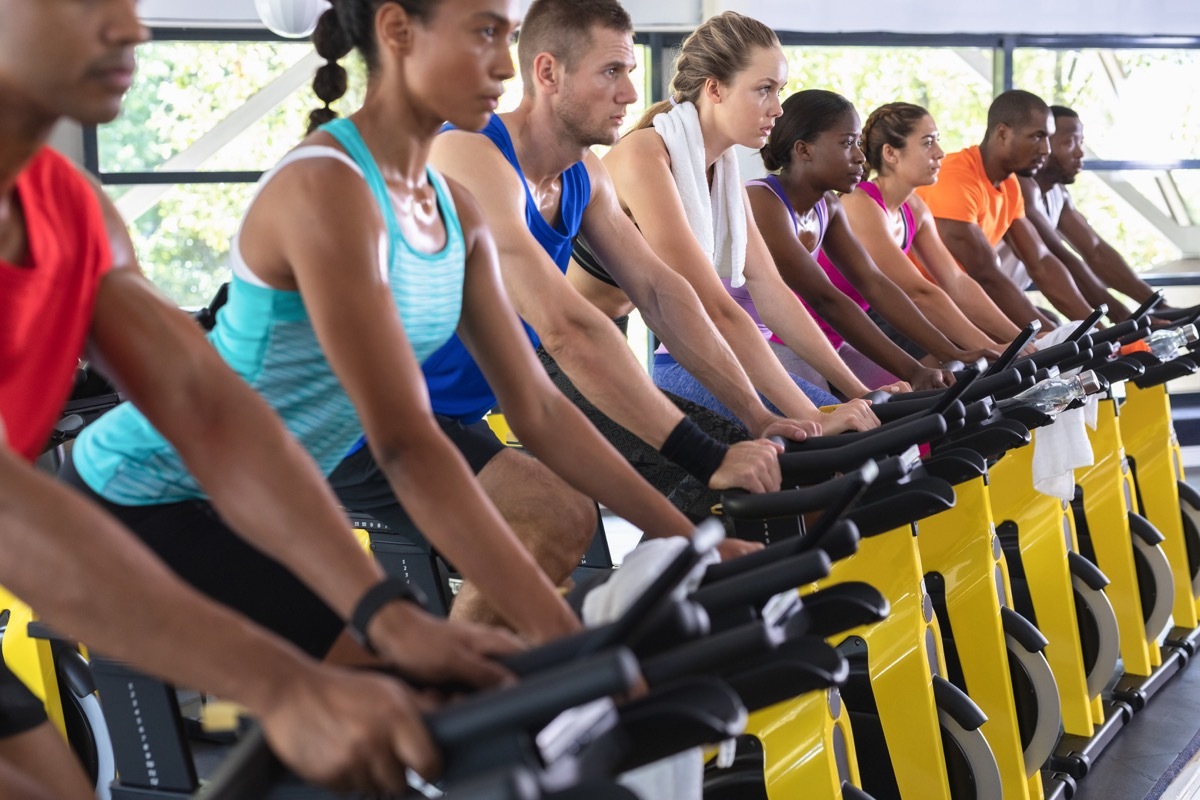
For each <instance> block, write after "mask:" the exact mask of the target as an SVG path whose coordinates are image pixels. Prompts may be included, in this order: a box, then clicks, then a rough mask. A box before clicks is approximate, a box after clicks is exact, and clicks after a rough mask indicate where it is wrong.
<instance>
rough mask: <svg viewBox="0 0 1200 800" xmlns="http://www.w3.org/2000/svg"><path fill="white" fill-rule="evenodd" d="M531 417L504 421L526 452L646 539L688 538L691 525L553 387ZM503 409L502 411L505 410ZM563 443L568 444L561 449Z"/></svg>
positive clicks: (522, 416) (526, 416) (511, 416)
mask: <svg viewBox="0 0 1200 800" xmlns="http://www.w3.org/2000/svg"><path fill="white" fill-rule="evenodd" d="M542 399H543V402H542V403H539V405H538V407H537V409H536V410H535V411H534V412H533V413H534V414H536V415H537V418H536V419H531V418H529V417H530V416H532V415H527V414H516V415H510V416H509V422H510V423H511V424H512V426H513V431H514V432H515V433H516V434H517V436H518V437H519V438H520V440H521V443H522V444H523V445H524V446H525V448H526V449H527V450H529V452H531V453H533V454H534V455H535V456H537V458H538V459H540V460H541V461H542V462H543V463H544V464H545V465H546V466H548V467H550V469H552V470H553V471H554V472H555V473H556V474H558V475H559V476H560V477H562V478H563V479H564V480H565V481H566V482H567V483H569V484H571V486H573V487H574V488H575V489H578V490H579V491H580V492H582V493H583V494H585V495H587V496H588V497H591V498H593V499H595V500H597V501H599V502H600V503H602V504H604V506H605V507H607V508H610V509H612V510H613V511H614V512H615V513H616V514H617V515H618V516H620V517H621V518H622V519H626V520H629V521H630V522H631V523H633V525H634V526H636V527H637V528H639V529H640V530H642V531H645V533H646V535H647V536H650V537H652V538H653V537H658V536H690V535H691V532H692V526H691V523H690V522H688V520H687V517H685V516H683V514H681V513H680V512H679V510H678V509H676V508H675V506H673V505H671V503H670V501H669V500H667V498H666V497H664V496H663V495H662V494H660V493H659V492H658V491H657V490H656V489H655V488H654V487H653V486H651V485H650V484H649V483H648V482H646V481H645V480H643V479H642V477H641V476H640V475H638V473H637V472H636V471H635V470H634V469H633V467H631V466H630V464H629V462H628V461H627V460H626V459H625V458H624V457H623V456H622V455H621V454H620V453H619V452H617V450H616V448H614V447H613V446H612V445H611V444H610V443H609V442H608V440H606V439H605V438H604V437H603V436H601V435H600V432H599V431H598V430H597V429H596V426H594V425H592V424H591V423H590V422H589V421H588V419H587V417H585V416H584V415H583V414H582V413H581V412H580V411H579V409H578V408H576V407H575V406H574V405H573V404H572V403H571V401H570V400H568V399H567V398H566V396H565V395H564V394H562V393H561V392H559V391H558V390H557V389H556V388H555V387H554V386H553V385H550V386H549V389H548V391H547V392H546V393H545V394H544V397H543V398H542ZM505 407H506V408H507V406H505ZM563 442H571V446H570V447H563Z"/></svg>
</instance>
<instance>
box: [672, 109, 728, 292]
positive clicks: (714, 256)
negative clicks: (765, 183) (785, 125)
mask: <svg viewBox="0 0 1200 800" xmlns="http://www.w3.org/2000/svg"><path fill="white" fill-rule="evenodd" d="M654 130H656V131H657V132H658V135H659V136H661V137H662V140H663V142H665V143H666V145H667V152H668V153H669V154H670V156H671V174H672V175H673V176H674V177H675V185H676V187H678V189H679V197H680V199H681V200H682V201H683V210H684V213H685V214H686V215H687V220H688V225H690V226H691V228H692V233H694V234H695V236H696V239H697V241H699V242H700V247H701V249H703V250H704V253H705V255H707V256H708V257H709V259H710V260H711V261H712V263H713V266H714V267H715V268H716V270H717V275H718V276H720V277H722V278H727V279H729V281H730V282H731V283H732V284H733V287H734V288H737V287H739V286H741V285H743V284H744V283H745V282H746V277H745V274H744V272H745V269H746V200H745V194H744V190H743V189H742V173H741V169H740V168H739V167H738V161H737V156H736V155H735V154H734V152H733V150H732V149H730V150H727V151H726V152H725V153H723V154H721V157H720V158H718V159H717V163H716V164H714V165H713V182H712V189H711V190H710V189H709V186H708V164H706V163H705V162H706V158H705V155H704V134H703V133H702V132H701V130H700V117H699V115H697V113H696V107H695V106H694V105H692V104H691V103H689V102H683V103H679V104H678V105H676V106H674V107H673V108H672V109H671V110H670V111H668V112H667V113H665V114H659V115H658V116H657V117H655V118H654Z"/></svg>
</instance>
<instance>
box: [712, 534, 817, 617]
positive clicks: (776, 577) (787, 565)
mask: <svg viewBox="0 0 1200 800" xmlns="http://www.w3.org/2000/svg"><path fill="white" fill-rule="evenodd" d="M831 566H832V562H830V560H829V556H828V555H826V554H825V552H824V551H823V550H814V551H813V552H811V553H799V554H797V555H794V556H792V557H790V558H787V559H784V560H783V561H780V562H779V563H777V564H772V565H770V566H768V567H763V568H761V569H756V570H753V571H752V572H747V573H744V574H742V575H739V576H737V577H735V578H729V579H727V580H723V581H715V582H713V583H709V584H706V585H705V586H703V587H701V588H700V589H697V590H696V591H695V592H693V593H692V596H691V598H690V599H691V601H692V602H693V603H698V604H699V605H701V606H703V607H704V609H705V610H706V611H708V613H709V614H710V615H713V616H716V615H718V614H721V613H723V612H726V611H729V610H732V609H735V608H737V607H738V606H744V605H751V604H753V605H761V604H762V603H765V602H767V601H768V600H770V599H771V598H772V597H774V596H775V595H777V594H779V593H780V592H786V591H788V590H789V589H795V588H797V587H799V586H802V585H804V584H806V583H812V582H813V581H819V580H820V579H821V578H824V577H825V576H826V575H828V574H829V570H830V567H831Z"/></svg>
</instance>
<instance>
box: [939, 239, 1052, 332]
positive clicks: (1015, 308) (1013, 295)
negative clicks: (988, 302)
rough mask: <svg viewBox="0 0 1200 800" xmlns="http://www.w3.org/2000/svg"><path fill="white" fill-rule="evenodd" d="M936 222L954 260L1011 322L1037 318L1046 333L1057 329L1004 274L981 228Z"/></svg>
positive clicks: (1017, 323) (1017, 322) (1028, 320)
mask: <svg viewBox="0 0 1200 800" xmlns="http://www.w3.org/2000/svg"><path fill="white" fill-rule="evenodd" d="M936 221H937V232H938V237H939V238H940V239H941V240H942V242H943V243H944V244H945V245H946V249H947V250H949V251H950V254H951V255H952V256H953V257H954V260H955V261H957V262H958V263H959V264H960V265H961V266H962V268H963V269H964V270H966V273H967V275H969V276H970V277H971V278H972V279H974V280H975V281H976V282H977V283H978V284H979V285H980V287H982V289H983V291H984V292H985V293H986V294H987V295H988V296H989V297H991V298H992V300H993V301H995V303H996V305H997V306H999V307H1000V310H1002V311H1003V312H1004V313H1005V314H1006V315H1007V316H1008V318H1009V319H1010V320H1012V321H1013V322H1014V323H1015V324H1016V325H1017V326H1019V327H1024V326H1025V325H1026V324H1028V323H1029V322H1030V320H1035V319H1036V320H1038V321H1040V322H1041V323H1042V329H1043V330H1049V329H1051V328H1054V327H1055V325H1054V323H1053V322H1052V321H1051V320H1050V319H1048V318H1047V317H1046V316H1045V315H1044V314H1042V313H1041V312H1040V311H1038V310H1037V309H1036V308H1034V306H1033V303H1031V302H1029V298H1028V297H1026V296H1025V293H1024V292H1023V291H1021V290H1020V289H1018V288H1017V287H1016V285H1015V284H1014V283H1013V282H1012V281H1010V280H1009V279H1008V278H1006V277H1005V276H1004V273H1002V272H1001V271H1000V262H999V259H998V258H997V256H996V251H995V249H994V248H993V247H992V245H991V243H990V242H988V240H987V237H986V236H984V235H983V231H982V230H981V229H980V227H979V226H978V225H976V224H975V223H973V222H960V221H959V220H955V219H945V218H942V217H938V218H936ZM1027 266H1028V265H1027Z"/></svg>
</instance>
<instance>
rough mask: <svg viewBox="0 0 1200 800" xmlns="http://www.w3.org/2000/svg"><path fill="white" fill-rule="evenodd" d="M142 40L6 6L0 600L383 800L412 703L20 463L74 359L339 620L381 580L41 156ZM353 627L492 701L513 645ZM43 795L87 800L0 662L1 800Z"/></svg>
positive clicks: (399, 768) (389, 614) (411, 744)
mask: <svg viewBox="0 0 1200 800" xmlns="http://www.w3.org/2000/svg"><path fill="white" fill-rule="evenodd" d="M145 38H146V31H145V29H144V28H143V27H142V26H141V24H140V22H139V21H138V19H137V15H136V2H135V0H99V2H87V3H83V2H77V1H76V0H0V105H2V106H3V108H4V115H3V117H2V118H0V584H2V585H4V586H5V587H6V588H7V589H9V590H10V591H12V592H14V593H15V594H16V595H17V596H19V597H21V598H23V599H25V600H26V601H27V602H29V604H30V605H31V606H33V607H34V608H35V609H36V610H37V612H38V613H39V614H40V615H41V616H42V617H43V618H44V619H45V620H46V621H47V622H48V623H49V624H50V625H52V626H53V627H55V628H56V629H59V630H61V631H64V632H67V633H69V634H71V635H72V636H78V637H79V638H81V639H83V640H84V641H87V642H89V643H91V644H92V645H93V646H95V647H97V648H98V649H99V650H101V651H103V652H104V653H106V654H108V655H110V656H112V657H115V658H119V659H122V660H124V661H128V662H130V663H132V664H134V665H135V666H137V667H139V668H141V669H144V670H146V671H147V672H150V673H153V674H158V675H161V676H164V677H166V678H169V679H171V680H174V681H176V682H178V683H180V684H183V685H187V686H191V687H195V688H200V689H204V690H206V691H211V692H215V693H217V694H219V695H221V696H224V697H228V698H229V699H233V700H237V701H240V702H242V703H243V704H245V705H246V706H248V707H249V708H250V709H251V711H252V712H253V713H254V714H256V715H257V716H258V717H259V718H260V720H261V722H262V723H263V727H264V729H265V731H266V733H267V737H268V739H269V740H270V741H271V743H272V746H273V748H274V749H275V750H276V752H277V753H278V754H279V755H280V756H281V757H282V758H283V759H284V760H285V761H287V762H288V763H289V764H290V765H291V766H293V767H294V768H295V769H296V770H297V771H299V772H301V773H302V774H303V775H305V776H306V777H309V778H312V779H315V780H322V781H327V782H328V781H335V780H336V781H340V782H342V783H344V784H346V785H357V786H360V787H361V788H364V789H371V790H384V791H398V790H399V789H400V788H401V787H402V784H403V782H404V770H403V767H404V766H405V765H409V766H412V767H413V768H415V769H418V770H424V769H428V768H432V766H433V764H434V762H435V760H436V756H435V753H434V750H433V746H432V744H431V742H430V740H429V738H428V735H427V733H426V731H425V730H424V727H423V725H422V724H421V721H420V718H419V716H418V713H417V710H416V704H415V703H414V701H413V698H412V696H411V695H410V693H409V692H408V690H407V689H405V688H404V687H403V686H402V685H401V684H400V683H399V682H398V681H394V680H385V679H382V678H379V677H376V676H367V675H363V674H353V673H351V672H349V671H345V670H341V669H337V668H334V667H330V666H326V665H323V664H319V663H317V662H316V661H315V660H313V659H311V658H310V657H308V656H306V655H304V654H302V653H300V652H299V651H298V650H297V649H295V648H294V647H292V646H291V645H290V644H287V643H285V642H284V641H283V640H281V639H279V638H276V637H275V636H273V635H272V634H269V633H268V632H266V631H265V630H264V629H261V628H259V627H258V626H256V625H254V624H252V623H250V622H249V621H248V620H247V619H245V618H242V617H239V616H238V615H236V614H234V613H233V612H231V611H230V610H229V609H227V608H224V607H221V606H218V605H216V604H215V603H213V602H211V601H209V600H207V599H206V598H204V597H202V596H201V595H200V594H198V593H197V592H195V591H194V590H192V589H191V588H190V587H188V586H186V585H185V584H184V583H182V582H181V581H180V580H179V579H178V578H177V577H175V575H174V573H172V572H170V571H169V570H167V569H166V568H165V567H164V566H163V565H162V563H161V562H159V561H158V560H157V559H156V558H155V557H154V556H153V555H152V554H151V553H150V551H149V550H147V549H146V548H145V547H144V546H142V544H141V543H140V542H139V541H137V540H136V539H135V538H134V537H133V535H132V534H130V533H129V532H128V531H126V530H125V529H124V528H123V527H121V526H120V525H119V524H118V523H117V522H116V521H115V520H113V519H112V518H111V517H109V516H108V515H107V514H105V513H104V512H103V511H101V510H100V509H99V508H97V507H95V506H94V505H92V504H91V503H89V502H86V501H85V500H83V499H82V498H80V497H78V496H77V495H76V494H75V493H74V492H72V491H71V490H69V489H67V488H65V487H64V486H62V485H60V484H58V483H56V482H54V481H53V480H52V479H51V478H50V477H49V476H47V475H45V474H43V473H41V472H38V471H36V470H35V469H34V468H33V466H32V464H31V462H32V460H33V458H34V457H35V456H36V455H37V454H38V453H39V452H40V451H41V450H42V448H43V446H44V444H45V442H46V441H47V438H48V436H49V433H50V431H51V428H52V426H53V424H54V422H55V420H56V419H57V417H58V415H59V413H60V410H61V408H62V405H63V402H64V401H65V399H66V398H67V396H68V393H69V391H70V388H71V383H72V376H73V374H74V371H75V368H76V365H77V361H78V358H79V357H80V355H81V354H82V353H83V351H84V349H85V347H87V348H88V350H89V353H90V354H91V356H92V358H93V361H95V362H96V363H99V364H102V365H103V366H104V367H105V370H106V372H108V374H109V375H110V376H111V377H112V378H113V379H114V380H115V381H117V382H118V383H119V384H120V385H121V386H122V387H123V389H124V390H125V392H126V393H127V395H128V396H129V397H130V398H131V399H132V400H133V401H134V402H136V403H138V405H139V406H140V407H141V409H142V410H143V411H144V412H145V414H146V415H147V417H148V418H149V419H150V420H151V422H152V423H153V424H154V425H155V426H156V427H157V428H158V429H159V430H160V431H161V432H162V433H163V434H164V435H165V436H166V437H167V438H168V439H169V440H171V442H172V444H174V445H175V446H176V447H177V448H178V450H179V451H180V453H181V454H182V455H183V457H184V459H185V460H186V461H187V462H188V464H189V467H190V468H191V469H192V471H193V473H194V474H195V475H196V476H197V477H198V478H199V479H200V480H201V482H202V483H204V484H205V486H206V488H207V489H208V490H209V492H210V494H211V495H212V497H213V499H214V501H215V503H216V505H217V506H218V507H219V508H220V510H221V513H222V515H223V516H225V517H226V518H228V519H231V520H237V521H239V522H240V523H242V527H243V528H244V529H245V531H246V532H247V536H248V538H252V539H253V543H254V544H255V545H256V546H259V547H260V549H262V550H264V551H266V552H268V553H270V554H271V555H272V556H274V557H277V558H278V559H279V560H280V561H282V562H284V564H285V565H286V566H288V567H289V568H290V569H291V570H292V571H293V572H295V573H296V574H297V575H298V576H300V577H301V578H302V579H303V580H306V581H307V582H308V583H310V584H311V585H312V587H313V588H314V590H315V591H316V592H317V593H318V594H320V595H321V596H322V598H323V599H324V600H325V601H326V602H327V603H328V604H329V605H330V607H331V608H332V609H333V610H334V611H335V612H337V613H338V614H340V615H342V617H343V618H344V619H349V618H351V614H352V612H354V611H355V609H356V608H357V607H358V606H359V601H360V600H361V599H363V598H364V597H365V596H367V595H368V591H369V590H371V589H372V588H373V587H376V586H377V585H379V584H380V583H381V582H382V580H383V574H382V572H381V570H380V569H379V567H378V566H377V565H376V564H375V563H374V562H373V561H372V560H371V559H370V558H369V557H368V556H367V555H366V554H365V553H364V552H363V551H362V549H361V548H360V547H359V546H358V544H357V542H356V541H355V540H354V537H353V536H352V535H351V531H350V528H349V523H348V522H347V521H346V520H345V518H344V517H343V516H342V515H341V513H340V511H339V510H338V508H337V505H336V502H335V500H334V497H333V495H332V493H331V491H330V490H329V488H328V487H327V486H326V484H325V482H324V480H323V478H322V476H321V474H320V472H319V471H318V470H317V468H316V466H315V465H314V464H312V463H311V461H310V460H309V459H308V457H307V455H306V454H304V453H303V451H302V450H301V449H300V447H299V445H298V444H297V443H296V442H294V441H293V440H292V439H291V437H290V436H288V434H287V432H286V430H285V429H284V428H283V426H282V425H281V424H280V422H279V421H278V418H277V417H275V415H274V414H273V413H272V412H271V411H270V409H269V408H268V407H267V406H266V404H265V403H264V402H263V401H262V400H261V399H260V398H259V397H258V396H257V395H256V394H255V393H254V392H253V391H252V390H251V389H250V388H249V387H248V386H246V385H245V384H244V383H242V382H241V380H240V379H238V378H237V376H236V375H235V374H234V373H233V372H232V371H230V370H229V368H228V367H226V366H225V364H224V363H223V362H222V361H221V360H220V358H219V357H218V356H217V354H216V352H215V351H214V350H213V349H212V348H211V347H210V346H209V345H208V343H207V342H206V341H205V339H204V337H203V335H202V334H201V332H200V330H199V328H198V327H197V326H196V325H195V324H193V322H192V321H191V320H190V319H189V318H188V317H187V316H186V315H185V314H183V313H182V312H180V311H179V310H178V309H176V308H174V307H173V306H172V305H171V304H170V303H168V302H166V301H164V300H163V298H162V297H161V296H160V295H158V294H157V293H156V292H155V291H154V289H153V287H151V286H150V284H149V282H147V281H146V280H145V279H144V278H143V277H142V275H141V274H140V272H139V271H138V269H137V265H136V260H135V258H134V254H133V246H132V243H131V242H130V240H129V236H128V234H127V232H126V229H125V226H124V224H123V222H122V221H121V219H120V217H119V215H118V214H117V212H116V209H115V208H114V207H113V205H112V204H111V202H109V201H108V199H107V198H106V197H105V195H104V194H103V193H102V192H101V191H99V189H98V187H95V186H93V185H92V184H91V182H89V181H88V180H87V179H85V178H84V177H83V176H82V175H81V174H80V173H79V172H78V171H77V170H76V169H75V168H74V167H73V166H72V165H71V164H70V162H68V161H67V160H66V159H64V158H63V157H62V156H60V155H58V154H57V153H55V152H54V151H52V150H50V149H49V148H48V147H46V140H47V139H48V137H49V135H50V132H51V129H52V128H53V126H54V124H55V123H56V121H57V120H58V119H59V118H61V117H69V118H73V119H75V120H78V121H79V122H82V123H84V124H93V125H94V124H99V123H102V122H107V121H110V120H112V119H113V118H114V117H115V116H116V115H117V113H118V111H119V110H120V103H121V98H122V96H123V95H124V93H125V91H126V90H127V89H128V88H129V85H130V82H131V80H132V76H133V68H134V48H135V47H136V45H137V44H139V43H140V42H142V41H144V40H145ZM3 431H7V433H6V434H4V433H3ZM281 515H282V516H281ZM280 532H286V534H287V536H288V538H290V539H292V540H293V541H292V543H291V545H292V546H289V547H286V548H285V547H284V545H285V543H283V542H281V541H279V539H280V536H279V534H280ZM296 537H299V538H301V539H303V540H304V541H303V544H302V545H301V546H300V547H295V546H294V545H295V541H294V540H295V538H296ZM272 539H274V540H275V541H272ZM284 549H289V550H293V551H296V552H295V554H285V553H283V552H281V551H283V550H284ZM263 590H264V591H269V590H270V589H269V587H264V589H263ZM372 594H376V593H372ZM388 597H395V594H390V595H388ZM361 627H362V628H363V629H365V630H364V631H362V632H364V633H367V634H369V637H370V640H371V642H372V644H374V645H375V647H376V648H377V649H378V650H379V651H380V652H381V653H382V654H383V655H384V656H385V657H386V658H388V659H389V660H390V661H393V662H394V663H395V664H396V665H397V666H399V667H400V668H402V669H404V670H405V671H406V672H407V673H409V674H413V675H416V676H418V677H422V678H424V679H426V680H434V679H442V680H446V679H451V680H466V681H468V682H471V683H476V684H488V683H493V682H495V681H497V680H500V679H502V678H503V677H504V673H503V671H502V670H501V669H500V668H499V667H498V666H496V665H495V664H494V662H492V661H491V660H489V659H488V658H487V655H488V654H491V653H496V652H502V651H508V650H511V649H512V648H513V647H514V646H515V643H514V642H512V641H511V640H510V639H509V638H508V637H507V636H506V635H503V634H501V633H499V632H496V631H492V630H489V629H483V628H475V627H465V626H455V625H450V624H448V623H445V622H442V621H440V620H434V619H433V618H431V617H429V616H428V615H427V614H425V613H424V612H423V611H421V610H419V609H417V608H416V607H415V606H413V605H411V604H409V603H397V602H385V604H384V605H382V606H379V607H378V613H376V614H374V615H373V616H370V617H369V622H363V623H362V625H361ZM184 631H186V636H184V635H183V634H182V632H184ZM39 792H40V793H42V794H43V795H44V796H46V797H52V798H60V799H61V798H68V799H70V800H76V799H78V800H83V798H90V797H93V793H92V789H91V788H90V787H89V786H87V782H86V780H85V779H84V777H83V774H82V772H81V770H80V769H79V768H78V767H77V766H76V765H75V764H73V759H72V756H71V755H70V753H69V751H68V750H67V748H66V747H65V745H64V743H63V742H62V740H61V739H60V738H59V737H58V735H57V733H56V731H55V730H54V729H53V728H51V726H50V725H49V724H48V723H47V722H46V716H45V714H44V712H43V710H42V708H41V704H40V702H38V701H37V699H36V698H34V697H33V696H32V694H31V693H30V692H29V691H28V690H27V689H26V688H25V687H24V686H23V685H22V684H21V683H20V682H19V681H18V680H17V679H16V678H15V676H13V675H12V673H11V672H9V671H8V669H7V668H5V667H3V665H0V797H36V796H38V793H39Z"/></svg>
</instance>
